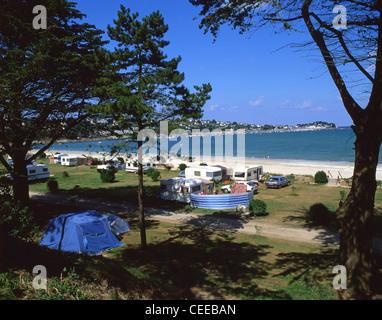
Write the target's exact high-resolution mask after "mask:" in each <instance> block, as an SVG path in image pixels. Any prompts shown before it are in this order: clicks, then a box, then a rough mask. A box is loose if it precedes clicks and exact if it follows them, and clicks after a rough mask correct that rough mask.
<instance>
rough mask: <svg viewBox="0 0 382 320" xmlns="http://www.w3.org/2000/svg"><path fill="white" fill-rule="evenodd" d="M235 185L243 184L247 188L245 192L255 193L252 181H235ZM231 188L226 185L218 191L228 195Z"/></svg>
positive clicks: (229, 185)
mask: <svg viewBox="0 0 382 320" xmlns="http://www.w3.org/2000/svg"><path fill="white" fill-rule="evenodd" d="M235 183H238V184H245V185H246V186H247V191H252V190H253V191H254V193H256V192H257V185H256V184H255V183H254V182H252V181H235ZM231 187H232V184H228V185H225V186H222V187H221V188H220V190H222V191H223V192H224V193H229V192H231Z"/></svg>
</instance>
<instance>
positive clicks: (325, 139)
mask: <svg viewBox="0 0 382 320" xmlns="http://www.w3.org/2000/svg"><path fill="white" fill-rule="evenodd" d="M227 136H228V135H227ZM227 136H224V139H223V143H224V142H225V141H226V140H225V139H226V137H227ZM183 139H185V138H183ZM186 139H188V144H189V150H190V154H191V155H192V148H191V146H192V140H191V139H193V140H199V141H200V145H201V146H203V141H205V146H206V145H207V148H210V149H211V155H214V154H215V150H216V149H215V138H214V137H212V138H211V137H208V138H206V137H188V138H186ZM216 139H218V138H216ZM219 139H221V136H220V138H219ZM180 140H181V139H180V138H179V139H178V140H176V141H169V150H171V148H172V147H174V145H175V144H176V143H178V145H179V142H182V141H180ZM184 141H186V140H183V142H184ZM216 141H218V140H216ZM227 141H228V140H227ZM232 141H233V155H234V156H235V155H236V151H237V148H236V147H237V141H239V144H240V141H243V140H242V139H241V138H239V139H237V135H236V134H235V135H233V139H232ZM354 141H355V135H354V133H353V131H352V130H351V129H336V130H318V131H297V132H270V133H246V134H245V156H246V157H248V158H262V157H265V158H268V156H269V159H273V160H275V159H283V160H284V159H288V160H313V161H340V162H354V149H353V148H354ZM116 142H117V141H116V140H102V141H101V140H100V141H92V142H71V143H56V144H54V145H52V147H51V148H50V150H51V151H54V150H60V151H83V152H84V153H85V152H87V151H92V152H94V151H96V150H99V151H100V150H102V148H104V150H108V148H109V147H110V146H111V145H113V144H115V143H116ZM134 147H135V146H134V145H133V151H134V149H135V148H134ZM224 148H225V147H223V150H226V149H224ZM135 150H136V149H135ZM201 153H203V152H201ZM182 154H183V153H182ZM379 163H382V155H381V153H380V158H379Z"/></svg>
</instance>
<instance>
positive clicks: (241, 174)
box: [235, 172, 245, 178]
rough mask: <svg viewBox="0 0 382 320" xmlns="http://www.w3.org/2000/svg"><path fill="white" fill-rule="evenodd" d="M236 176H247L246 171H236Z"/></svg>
mask: <svg viewBox="0 0 382 320" xmlns="http://www.w3.org/2000/svg"><path fill="white" fill-rule="evenodd" d="M235 177H238V178H244V177H245V172H235Z"/></svg>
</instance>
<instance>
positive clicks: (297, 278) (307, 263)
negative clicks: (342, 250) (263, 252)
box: [276, 248, 338, 300]
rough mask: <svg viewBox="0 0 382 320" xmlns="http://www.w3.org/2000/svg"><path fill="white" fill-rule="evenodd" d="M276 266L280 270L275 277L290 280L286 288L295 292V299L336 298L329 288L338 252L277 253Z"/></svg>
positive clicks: (331, 249)
mask: <svg viewBox="0 0 382 320" xmlns="http://www.w3.org/2000/svg"><path fill="white" fill-rule="evenodd" d="M276 265H277V266H278V267H280V269H281V270H282V271H280V272H279V273H278V274H276V276H278V277H280V276H281V277H288V278H291V280H290V283H289V285H288V288H289V289H290V290H294V291H295V292H294V293H293V296H294V297H295V298H296V299H314V300H320V299H328V298H331V299H336V298H337V295H336V293H335V291H334V290H333V289H332V287H331V283H332V281H333V278H334V276H335V274H332V273H331V272H332V270H333V267H334V266H336V265H338V250H336V249H333V248H326V249H323V250H321V251H320V252H318V253H300V252H290V253H279V254H278V255H277V260H276ZM287 291H288V290H287ZM307 294H309V295H308V296H307Z"/></svg>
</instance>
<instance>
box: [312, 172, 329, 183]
mask: <svg viewBox="0 0 382 320" xmlns="http://www.w3.org/2000/svg"><path fill="white" fill-rule="evenodd" d="M314 182H315V183H328V177H327V175H326V173H325V172H324V171H322V170H321V171H317V172H316V174H315V175H314Z"/></svg>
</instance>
